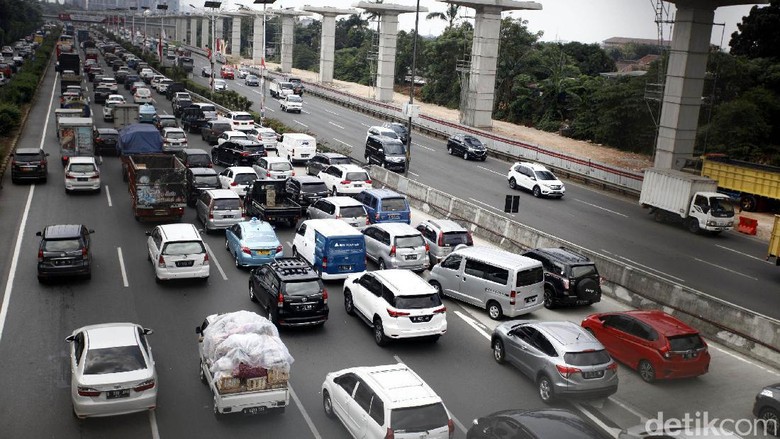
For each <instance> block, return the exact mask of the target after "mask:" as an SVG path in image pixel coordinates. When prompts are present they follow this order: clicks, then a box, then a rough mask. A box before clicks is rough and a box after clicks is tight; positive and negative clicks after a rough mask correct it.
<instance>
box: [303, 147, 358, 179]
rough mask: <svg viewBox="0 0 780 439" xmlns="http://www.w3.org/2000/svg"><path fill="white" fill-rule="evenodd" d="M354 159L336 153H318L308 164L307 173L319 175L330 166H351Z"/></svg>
mask: <svg viewBox="0 0 780 439" xmlns="http://www.w3.org/2000/svg"><path fill="white" fill-rule="evenodd" d="M350 164H352V159H350V158H349V157H347V156H345V155H344V154H339V153H336V152H318V153H317V154H314V157H312V158H310V159H309V161H308V162H306V173H307V174H309V175H317V174H319V173H320V171H322V170H323V169H325V168H327V167H328V166H330V165H350Z"/></svg>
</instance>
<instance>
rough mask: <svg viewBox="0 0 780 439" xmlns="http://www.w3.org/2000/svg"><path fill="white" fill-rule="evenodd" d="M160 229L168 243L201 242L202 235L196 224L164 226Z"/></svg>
mask: <svg viewBox="0 0 780 439" xmlns="http://www.w3.org/2000/svg"><path fill="white" fill-rule="evenodd" d="M159 227H160V230H161V231H162V233H163V234H164V235H165V238H166V240H168V241H181V240H188V241H189V240H198V241H200V240H201V238H200V233H198V229H197V228H195V225H194V224H189V223H179V224H163V225H161V226H159Z"/></svg>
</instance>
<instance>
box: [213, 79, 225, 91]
mask: <svg viewBox="0 0 780 439" xmlns="http://www.w3.org/2000/svg"><path fill="white" fill-rule="evenodd" d="M225 90H227V82H225V80H224V79H215V80H214V91H225Z"/></svg>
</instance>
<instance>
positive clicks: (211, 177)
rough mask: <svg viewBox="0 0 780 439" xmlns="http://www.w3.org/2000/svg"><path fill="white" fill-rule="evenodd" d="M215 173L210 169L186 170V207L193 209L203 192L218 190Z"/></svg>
mask: <svg viewBox="0 0 780 439" xmlns="http://www.w3.org/2000/svg"><path fill="white" fill-rule="evenodd" d="M220 188H222V185H221V184H220V183H219V176H218V175H217V171H215V170H214V169H212V168H187V189H186V190H187V205H188V206H190V207H195V203H196V202H197V200H198V197H200V194H202V193H203V191H205V190H208V189H220Z"/></svg>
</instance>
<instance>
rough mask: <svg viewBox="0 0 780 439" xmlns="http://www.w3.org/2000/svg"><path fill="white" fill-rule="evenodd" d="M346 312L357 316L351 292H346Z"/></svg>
mask: <svg viewBox="0 0 780 439" xmlns="http://www.w3.org/2000/svg"><path fill="white" fill-rule="evenodd" d="M344 311H346V312H347V314H349V315H351V316H354V315H355V304H354V302H352V293H351V292H350V291H349V290H347V291H345V292H344Z"/></svg>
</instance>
